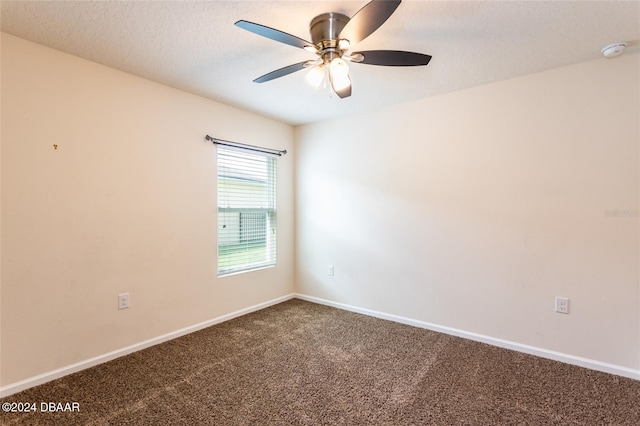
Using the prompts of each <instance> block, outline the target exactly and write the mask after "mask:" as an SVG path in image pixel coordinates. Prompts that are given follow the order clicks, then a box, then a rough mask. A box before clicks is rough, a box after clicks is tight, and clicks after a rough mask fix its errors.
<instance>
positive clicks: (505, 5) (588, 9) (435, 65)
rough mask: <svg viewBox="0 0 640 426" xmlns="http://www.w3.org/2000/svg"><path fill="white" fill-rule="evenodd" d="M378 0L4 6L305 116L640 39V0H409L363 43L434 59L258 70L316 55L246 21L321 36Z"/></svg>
mask: <svg viewBox="0 0 640 426" xmlns="http://www.w3.org/2000/svg"><path fill="white" fill-rule="evenodd" d="M366 3H367V1H366V0H361V1H170V2H169V1H167V2H163V1H99V2H94V1H71V2H66V1H38V2H32V1H17V2H12V1H2V6H1V7H2V9H1V14H2V31H3V32H7V33H10V34H14V35H16V36H18V37H22V38H25V39H27V40H32V41H35V42H37V43H40V44H43V45H45V46H50V47H53V48H55V49H58V50H61V51H64V52H67V53H70V54H73V55H77V56H80V57H83V58H86V59H89V60H92V61H95V62H98V63H101V64H104V65H107V66H110V67H113V68H116V69H120V70H123V71H126V72H128V73H131V74H135V75H138V76H141V77H145V78H148V79H150V80H154V81H157V82H160V83H164V84H166V85H169V86H172V87H176V88H179V89H182V90H186V91H188V92H192V93H196V94H199V95H202V96H205V97H208V98H211V99H214V100H217V101H221V102H224V103H226V104H229V105H234V106H237V107H240V108H243V109H246V110H249V111H254V112H257V113H259V114H262V115H266V116H269V117H273V118H276V119H278V120H280V121H283V122H286V123H290V124H293V125H297V124H303V123H309V122H314V121H319V120H325V119H329V118H333V117H336V116H338V115H345V114H352V113H358V112H363V111H367V110H369V109H375V108H379V107H382V106H385V105H390V104H394V103H399V102H405V101H408V100H412V99H417V98H423V97H427V96H433V95H437V94H441V93H446V92H451V91H455V90H460V89H464V88H468V87H472V86H477V85H481V84H485V83H488V82H492V81H498V80H504V79H508V78H513V77H517V76H521V75H525V74H530V73H534V72H538V71H542V70H546V69H551V68H555V67H559V66H563V65H568V64H572V63H577V62H582V61H588V60H593V59H597V58H601V57H602V56H601V55H600V49H601V48H602V47H603V46H605V45H607V44H609V43H614V42H619V41H627V42H631V46H630V47H631V48H630V49H627V53H625V54H638V50H639V47H638V44H639V42H638V40H639V39H640V2H638V1H631V2H622V1H615V2H591V1H589V2H577V1H548V2H545V1H533V2H528V1H509V2H502V1H475V2H473V1H464V2H463V1H424V0H422V1H419V0H413V1H411V0H406V1H404V2H402V4H401V5H400V7H399V8H398V9H397V10H396V12H395V13H394V14H393V15H392V16H391V18H389V20H388V21H387V22H386V23H385V24H384V25H383V26H382V27H381V28H379V29H378V30H377V31H376V32H375V33H374V34H372V35H371V36H370V37H369V38H367V39H366V40H364V41H362V42H361V43H359V44H358V45H356V46H354V48H355V49H356V50H372V49H392V50H408V51H415V52H420V53H426V54H430V55H432V56H433V59H432V60H431V63H430V64H429V65H428V66H426V67H413V68H398V67H377V66H371V65H364V64H352V65H351V77H352V81H353V95H352V96H351V97H350V98H346V99H340V98H338V97H337V96H335V95H334V96H330V95H329V93H328V92H327V91H326V90H322V89H315V88H313V87H311V86H310V85H309V84H308V83H307V82H306V81H305V79H304V74H305V71H304V70H303V71H300V72H297V73H294V74H290V75H288V76H285V77H282V78H280V79H277V80H273V81H270V82H267V83H263V84H256V83H253V82H252V80H253V79H255V78H256V77H259V76H261V75H263V74H266V73H267V72H270V71H273V70H275V69H277V68H281V67H283V66H286V65H290V64H293V63H296V62H301V61H304V60H306V59H313V58H315V55H314V54H312V53H309V52H306V51H304V50H302V49H297V48H294V47H291V46H288V45H284V44H281V43H277V42H275V41H272V40H268V39H266V38H262V37H260V36H257V35H255V34H252V33H250V32H247V31H244V30H242V29H240V28H237V27H235V26H234V25H233V24H234V22H236V21H237V20H239V19H245V20H248V21H253V22H257V23H260V24H263V25H266V26H270V27H273V28H277V29H279V30H282V31H284V32H287V33H290V34H293V35H296V36H298V37H301V38H304V39H309V38H310V36H309V28H308V26H309V22H310V21H311V19H312V18H313V17H315V16H316V15H319V14H321V13H324V12H341V13H343V14H345V15H347V16H353V15H354V14H355V13H356V12H357V11H358V10H359V9H360V8H361V7H362V6H364V5H365V4H366ZM603 60H604V59H603ZM611 60H615V59H611Z"/></svg>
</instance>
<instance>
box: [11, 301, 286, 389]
mask: <svg viewBox="0 0 640 426" xmlns="http://www.w3.org/2000/svg"><path fill="white" fill-rule="evenodd" d="M294 297H295V295H294V294H288V295H286V296H282V297H278V298H276V299H273V300H269V301H267V302H263V303H259V304H257V305H254V306H250V307H248V308H244V309H240V310H238V311H235V312H231V313H229V314H226V315H222V316H219V317H217V318H213V319H210V320H208V321H205V322H201V323H199V324H195V325H192V326H189V327H185V328H182V329H180V330H176V331H172V332H171V333H167V334H163V335H162V336H158V337H154V338H153V339H149V340H145V341H144V342H140V343H136V344H135V345H131V346H127V347H126V348H122V349H118V350H115V351H112V352H109V353H106V354H103V355H99V356H96V357H93V358H90V359H86V360H84V361H80V362H77V363H75V364H71V365H68V366H66V367H62V368H58V369H56V370H53V371H49V372H47V373H43V374H39V375H37V376H34V377H30V378H28V379H25V380H21V381H19V382H16V383H11V384H9V385H7V386H3V387H0V397H5V396H9V395H12V394H14V393H17V392H20V391H23V390H25V389H29V388H32V387H34V386H38V385H41V384H43V383H46V382H50V381H51V380H55V379H59V378H61V377H64V376H67V375H69V374H72V373H75V372H78V371H81V370H85V369H87V368H90V367H93V366H96V365H98V364H102V363H104V362H107V361H111V360H113V359H116V358H120V357H121V356H124V355H128V354H130V353H133V352H136V351H139V350H142V349H146V348H148V347H150V346H155V345H157V344H159V343H163V342H166V341H168V340H172V339H175V338H177V337H180V336H184V335H185V334H189V333H193V332H194V331H198V330H202V329H203V328H207V327H211V326H212V325H215V324H219V323H221V322H225V321H229V320H230V319H233V318H237V317H239V316H242V315H246V314H249V313H251V312H255V311H259V310H261V309H264V308H268V307H269V306H272V305H276V304H278V303H282V302H285V301H287V300H290V299H293V298H294Z"/></svg>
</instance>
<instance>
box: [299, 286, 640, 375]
mask: <svg viewBox="0 0 640 426" xmlns="http://www.w3.org/2000/svg"><path fill="white" fill-rule="evenodd" d="M295 297H296V298H297V299H302V300H306V301H308V302H313V303H318V304H321V305H327V306H331V307H334V308H338V309H344V310H346V311H351V312H356V313H359V314H363V315H368V316H371V317H376V318H380V319H385V320H389V321H394V322H398V323H401V324H407V325H411V326H414V327H419V328H425V329H428V330H432V331H437V332H439V333H445V334H450V335H452V336H457V337H462V338H464V339H469V340H474V341H477V342H482V343H487V344H489V345H492V346H497V347H500V348H505V349H511V350H514V351H517V352H523V353H526V354H529V355H535V356H539V357H542V358H547V359H551V360H554V361H560V362H564V363H566V364H572V365H577V366H580V367H585V368H589V369H591V370H596V371H602V372H604V373H610V374H615V375H618V376H622V377H628V378H630V379H635V380H640V370H634V369H632V368H628V367H623V366H620V365H615V364H609V363H606V362H601V361H597V360H593V359H588V358H583V357H579V356H575V355H569V354H565V353H562V352H556V351H551V350H548V349H543V348H538V347H535V346H529V345H524V344H522V343H516V342H511V341H508V340H503V339H497V338H495V337H491V336H485V335H482V334H477V333H472V332H469V331H464V330H459V329H456V328H451V327H445V326H441V325H437V324H432V323H428V322H425V321H419V320H414V319H411V318H406V317H401V316H398V315H392V314H387V313H384V312H378V311H374V310H371V309H365V308H359V307H356V306H351V305H347V304H344V303H339V302H333V301H331V300H325V299H321V298H318V297H313V296H307V295H304V294H295Z"/></svg>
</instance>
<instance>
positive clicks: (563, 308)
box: [556, 297, 569, 314]
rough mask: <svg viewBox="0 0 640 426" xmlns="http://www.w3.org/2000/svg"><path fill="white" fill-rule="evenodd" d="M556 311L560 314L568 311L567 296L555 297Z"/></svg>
mask: <svg viewBox="0 0 640 426" xmlns="http://www.w3.org/2000/svg"><path fill="white" fill-rule="evenodd" d="M556 312H558V313H560V314H568V313H569V298H568V297H556Z"/></svg>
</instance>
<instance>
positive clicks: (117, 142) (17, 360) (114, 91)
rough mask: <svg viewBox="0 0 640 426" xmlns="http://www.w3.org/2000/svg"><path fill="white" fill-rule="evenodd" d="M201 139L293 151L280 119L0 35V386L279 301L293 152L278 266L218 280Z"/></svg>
mask: <svg viewBox="0 0 640 426" xmlns="http://www.w3.org/2000/svg"><path fill="white" fill-rule="evenodd" d="M205 134H211V135H212V136H215V137H219V138H223V139H229V140H237V141H241V142H245V143H250V144H251V143H255V144H259V145H263V146H268V147H273V148H278V149H287V151H289V152H290V153H293V151H294V149H293V129H292V128H291V127H290V126H288V125H285V124H282V123H278V122H276V121H273V120H269V119H266V118H263V117H260V116H257V115H254V114H250V113H247V112H243V111H241V110H238V109H235V108H232V107H229V106H225V105H222V104H219V103H216V102H213V101H210V100H206V99H203V98H201V97H198V96H194V95H190V94H187V93H184V92H181V91H178V90H175V89H172V88H169V87H166V86H163V85H159V84H156V83H153V82H150V81H147V80H144V79H141V78H137V77H134V76H131V75H128V74H125V73H122V72H119V71H116V70H114V69H110V68H107V67H103V66H101V65H98V64H95V63H92V62H89V61H85V60H82V59H79V58H77V57H74V56H70V55H66V54H63V53H60V52H58V51H55V50H52V49H48V48H46V47H43V46H40V45H37V44H33V43H30V42H27V41H24V40H22V39H19V38H16V37H13V36H10V35H7V34H2V135H1V136H2V282H1V285H2V288H1V290H2V291H1V301H2V306H1V308H2V313H1V319H2V322H1V327H2V328H1V342H2V354H1V365H0V368H1V370H0V371H1V377H0V379H1V382H0V383H1V384H2V385H8V384H11V383H14V382H17V381H20V380H24V379H28V378H30V377H33V376H35V375H38V374H42V373H46V372H49V371H51V370H54V369H57V368H61V367H65V366H68V365H70V364H73V363H76V362H81V361H83V360H86V359H89V358H91V357H95V356H99V355H102V354H105V353H107V352H109V351H114V350H118V349H120V348H123V347H127V346H130V345H134V344H136V343H139V342H141V341H144V340H147V339H152V338H154V337H156V336H159V335H162V334H164V333H169V332H172V331H174V330H178V329H181V328H184V327H188V326H191V325H194V324H197V323H200V322H203V321H207V320H209V319H212V318H216V317H219V316H221V315H225V314H228V313H230V312H233V311H236V310H239V309H243V308H247V307H249V306H252V305H256V304H259V303H262V302H265V301H269V300H272V299H274V298H277V297H280V296H283V295H288V294H290V293H292V292H293V290H294V282H293V270H294V267H293V258H294V256H293V183H292V182H293V160H294V156H293V155H291V154H290V155H288V156H285V157H283V158H282V159H280V160H279V175H278V179H279V183H278V203H279V212H278V215H279V216H278V218H279V240H278V243H279V247H278V250H279V251H278V259H279V261H278V266H277V267H275V268H271V269H265V270H261V271H256V272H252V273H250V274H241V275H235V276H230V277H225V278H222V279H217V278H216V167H215V153H216V150H215V147H214V146H213V145H212V144H211V143H209V142H205V141H204V136H205ZM54 144H57V145H58V149H57V150H56V149H54V147H53V145H54ZM124 292H128V293H130V295H131V308H129V309H127V310H122V311H119V310H118V309H117V295H118V294H119V293H124Z"/></svg>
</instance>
